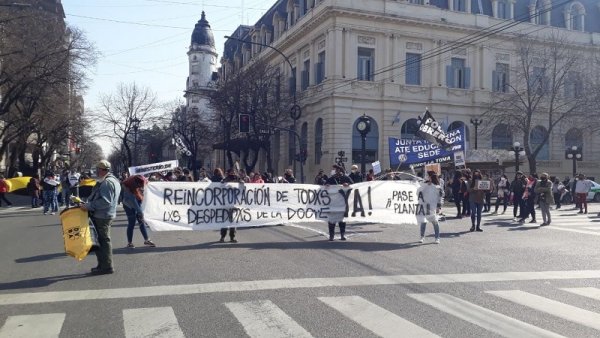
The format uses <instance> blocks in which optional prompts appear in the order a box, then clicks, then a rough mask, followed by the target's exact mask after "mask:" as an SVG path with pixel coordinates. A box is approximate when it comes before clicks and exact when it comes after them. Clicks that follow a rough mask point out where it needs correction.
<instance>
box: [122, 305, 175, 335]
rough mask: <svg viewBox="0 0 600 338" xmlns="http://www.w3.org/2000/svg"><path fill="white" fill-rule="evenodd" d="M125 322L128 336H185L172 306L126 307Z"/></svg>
mask: <svg viewBox="0 0 600 338" xmlns="http://www.w3.org/2000/svg"><path fill="white" fill-rule="evenodd" d="M123 324H124V326H125V337H127V338H143V337H168V338H185V336H184V335H183V332H181V329H180V328H179V323H178V322H177V317H175V312H173V308H170V307H154V308H140V309H124V310H123Z"/></svg>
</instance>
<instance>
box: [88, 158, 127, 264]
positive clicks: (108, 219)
mask: <svg viewBox="0 0 600 338" xmlns="http://www.w3.org/2000/svg"><path fill="white" fill-rule="evenodd" d="M96 169H97V173H98V179H97V182H96V185H95V186H94V188H93V189H92V193H91V194H90V197H89V198H88V202H87V203H86V204H83V205H82V206H81V208H82V209H83V210H87V211H88V212H89V213H90V216H91V218H92V221H93V222H94V226H95V227H96V231H97V232H98V245H99V248H98V249H97V250H96V251H95V252H96V258H97V259H98V266H97V267H95V268H92V275H104V274H109V273H113V272H114V269H113V264H112V245H111V243H110V226H111V224H112V221H113V220H114V219H115V217H116V216H117V201H118V199H119V195H120V193H121V184H120V183H119V180H118V179H117V178H116V177H115V176H114V175H113V174H111V173H110V169H111V166H110V162H108V161H106V160H102V161H100V162H98V164H97V165H96Z"/></svg>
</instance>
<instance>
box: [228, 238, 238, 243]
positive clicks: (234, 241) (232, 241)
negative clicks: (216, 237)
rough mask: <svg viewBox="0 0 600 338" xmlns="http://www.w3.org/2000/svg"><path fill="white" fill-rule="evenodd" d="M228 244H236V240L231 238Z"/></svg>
mask: <svg viewBox="0 0 600 338" xmlns="http://www.w3.org/2000/svg"><path fill="white" fill-rule="evenodd" d="M229 243H237V239H235V238H232V239H230V240H229Z"/></svg>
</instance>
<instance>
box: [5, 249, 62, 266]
mask: <svg viewBox="0 0 600 338" xmlns="http://www.w3.org/2000/svg"><path fill="white" fill-rule="evenodd" d="M66 256H67V254H66V253H64V252H59V253H51V254H43V255H37V256H31V257H24V258H17V259H15V263H32V262H40V261H49V260H51V259H57V258H62V257H66Z"/></svg>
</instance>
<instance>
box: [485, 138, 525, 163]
mask: <svg viewBox="0 0 600 338" xmlns="http://www.w3.org/2000/svg"><path fill="white" fill-rule="evenodd" d="M475 139H476V140H477V138H475ZM476 144H477V143H476ZM508 153H509V154H510V156H514V157H515V167H516V169H515V171H519V157H521V156H525V149H524V148H523V147H521V143H519V142H515V143H513V145H512V147H511V148H510V149H509V152H508Z"/></svg>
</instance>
